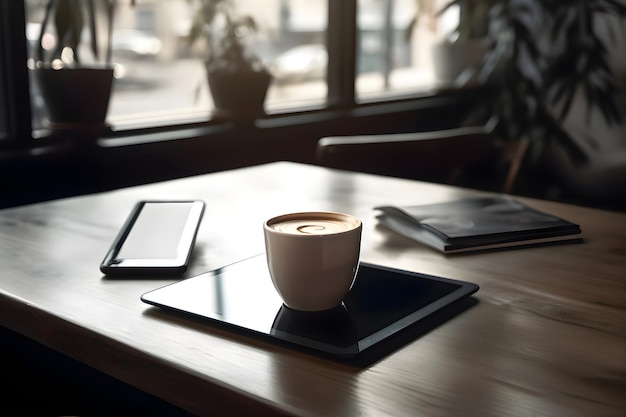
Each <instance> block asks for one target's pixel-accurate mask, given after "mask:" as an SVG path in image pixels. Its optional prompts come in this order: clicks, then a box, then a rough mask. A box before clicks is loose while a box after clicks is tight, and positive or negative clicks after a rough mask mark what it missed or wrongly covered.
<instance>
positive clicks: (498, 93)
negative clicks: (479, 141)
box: [439, 0, 626, 176]
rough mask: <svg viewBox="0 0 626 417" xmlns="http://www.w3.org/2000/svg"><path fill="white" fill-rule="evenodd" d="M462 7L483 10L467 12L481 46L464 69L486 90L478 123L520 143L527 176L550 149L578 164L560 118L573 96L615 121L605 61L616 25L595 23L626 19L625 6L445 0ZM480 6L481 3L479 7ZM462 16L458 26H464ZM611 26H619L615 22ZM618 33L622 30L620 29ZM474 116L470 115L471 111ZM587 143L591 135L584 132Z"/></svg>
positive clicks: (599, 1) (580, 0) (590, 0)
mask: <svg viewBox="0 0 626 417" xmlns="http://www.w3.org/2000/svg"><path fill="white" fill-rule="evenodd" d="M454 5H456V6H460V8H461V10H463V8H465V10H466V11H467V10H477V8H478V7H479V6H480V5H482V6H484V5H488V6H489V8H488V9H487V10H486V12H484V13H479V14H473V16H474V17H475V18H476V19H475V20H474V21H473V25H472V26H471V27H473V28H483V29H484V30H485V33H484V36H485V41H486V50H485V53H484V55H483V57H482V58H481V60H480V61H479V62H478V64H477V65H476V66H475V67H473V68H471V69H470V70H471V71H472V72H473V75H472V76H471V77H468V78H467V79H466V81H468V84H472V85H479V86H485V87H486V88H487V90H488V91H489V92H490V95H489V99H488V100H485V101H486V106H485V107H484V108H478V111H479V112H482V116H483V120H485V119H486V118H491V120H492V121H495V124H494V125H495V129H494V133H495V135H496V137H497V139H498V140H501V141H508V142H509V143H515V142H517V143H521V142H523V143H524V144H525V145H524V148H525V149H527V151H526V155H525V156H524V165H525V166H526V172H527V173H528V174H529V175H531V176H532V175H534V173H539V174H540V173H541V170H540V168H541V167H542V166H544V165H545V163H546V158H547V155H548V154H549V152H550V149H554V147H558V148H559V149H560V150H562V151H563V152H565V153H566V154H567V155H569V156H568V157H569V158H570V160H571V161H572V163H573V164H585V163H587V162H588V155H587V154H586V153H585V151H584V150H583V149H582V147H581V146H580V142H579V141H580V139H581V135H577V137H576V138H574V136H573V134H572V132H570V131H568V130H567V129H566V128H565V126H564V122H565V120H566V118H567V117H568V115H569V113H570V110H571V109H572V106H573V103H574V102H575V100H581V98H582V100H583V101H584V102H585V104H586V106H587V111H588V113H589V112H591V111H592V110H598V111H599V113H600V114H601V115H602V117H603V119H604V120H605V123H607V124H608V125H612V124H615V123H619V122H621V121H622V114H621V112H620V107H619V105H618V104H617V101H616V97H617V94H618V93H619V89H618V88H617V85H616V77H615V74H613V72H612V69H611V66H610V65H609V54H610V53H611V52H610V51H611V45H610V42H611V41H615V40H616V37H617V32H616V30H615V28H613V29H612V30H609V36H608V37H605V38H603V37H602V36H601V35H600V33H599V31H598V25H599V24H601V25H602V24H604V25H606V24H607V21H608V19H614V20H617V21H619V22H621V23H624V22H625V21H626V4H624V3H623V2H622V1H620V0H450V1H449V2H448V3H446V5H445V6H444V7H443V9H442V10H441V11H440V12H439V15H440V14H441V13H442V12H443V11H444V10H448V9H449V8H450V7H452V6H454ZM483 10H484V7H483ZM466 23H467V22H465V21H464V20H463V15H461V20H460V26H459V28H458V31H459V32H460V31H464V32H466V33H469V32H468V31H466V30H463V29H462V27H461V26H463V25H465V28H466V29H467V28H468V26H467V25H466ZM615 26H616V27H617V26H618V25H615ZM622 34H623V32H622ZM470 116H471V117H474V116H476V115H470ZM584 136H585V137H586V140H587V141H588V143H587V144H586V145H589V147H591V148H593V147H597V145H598V144H597V143H593V142H594V141H595V142H597V140H596V139H595V138H593V137H592V136H589V135H584Z"/></svg>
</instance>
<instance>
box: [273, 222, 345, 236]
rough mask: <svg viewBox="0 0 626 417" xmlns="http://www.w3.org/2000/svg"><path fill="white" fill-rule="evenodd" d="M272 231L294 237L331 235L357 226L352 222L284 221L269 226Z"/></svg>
mask: <svg viewBox="0 0 626 417" xmlns="http://www.w3.org/2000/svg"><path fill="white" fill-rule="evenodd" d="M269 226H270V227H271V228H272V229H274V230H277V231H279V232H283V233H290V234H294V235H331V234H335V233H341V232H347V231H349V230H352V229H354V228H355V227H356V226H357V225H356V224H354V222H350V221H342V220H332V219H297V220H284V221H280V222H277V223H273V224H270V225H269Z"/></svg>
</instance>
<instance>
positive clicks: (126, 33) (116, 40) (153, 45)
mask: <svg viewBox="0 0 626 417" xmlns="http://www.w3.org/2000/svg"><path fill="white" fill-rule="evenodd" d="M161 46H162V44H161V40H160V39H159V38H157V37H155V36H152V35H149V34H147V33H145V32H142V31H139V30H132V29H119V30H115V31H113V54H114V55H115V56H117V57H123V58H129V59H140V58H154V57H156V56H157V55H158V54H159V52H161Z"/></svg>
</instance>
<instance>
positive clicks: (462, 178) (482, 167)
mask: <svg viewBox="0 0 626 417" xmlns="http://www.w3.org/2000/svg"><path fill="white" fill-rule="evenodd" d="M494 127H495V122H494V121H489V122H488V123H487V124H486V125H484V126H478V127H460V128H453V129H444V130H437V131H429V132H416V133H394V134H376V135H355V136H329V137H324V138H321V139H320V140H319V141H318V143H317V149H316V152H317V154H316V158H317V161H318V163H320V164H321V165H324V166H328V167H331V168H338V169H346V170H351V171H360V172H369V173H373V174H381V175H389V176H395V177H402V178H411V179H418V180H425V181H432V182H440V183H447V184H453V185H463V186H469V187H477V188H490V189H493V188H494V187H495V189H496V190H497V191H501V192H507V193H508V192H511V191H512V189H513V186H514V183H515V180H516V177H517V173H518V170H519V166H520V164H521V160H522V158H523V156H524V154H525V152H526V147H527V144H526V143H524V142H519V143H515V144H511V145H506V146H505V145H501V144H498V143H497V142H496V141H495V140H494V139H493V136H492V134H491V132H492V131H493V128H494ZM486 183H490V184H489V185H487V186H486Z"/></svg>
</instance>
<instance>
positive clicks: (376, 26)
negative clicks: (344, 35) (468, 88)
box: [356, 0, 458, 100]
mask: <svg viewBox="0 0 626 417" xmlns="http://www.w3.org/2000/svg"><path fill="white" fill-rule="evenodd" d="M447 3H448V0H358V16H357V25H358V30H359V37H358V39H359V40H358V44H357V48H358V50H357V56H358V58H357V59H358V61H357V80H356V94H357V99H358V100H368V99H379V98H385V97H389V96H397V95H400V94H410V93H423V92H428V91H431V90H432V89H433V88H436V87H437V86H440V85H441V84H445V83H447V80H446V79H445V78H444V77H442V75H443V74H442V72H441V70H440V69H439V63H440V59H439V55H440V46H441V45H442V44H443V43H445V42H444V40H445V39H446V37H447V35H448V34H449V33H450V30H451V29H453V28H454V26H455V21H456V22H458V11H456V10H455V9H454V8H451V9H450V10H449V11H447V12H446V13H444V14H443V15H441V16H437V12H438V11H439V10H441V8H442V7H443V6H444V5H445V4H447Z"/></svg>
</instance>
